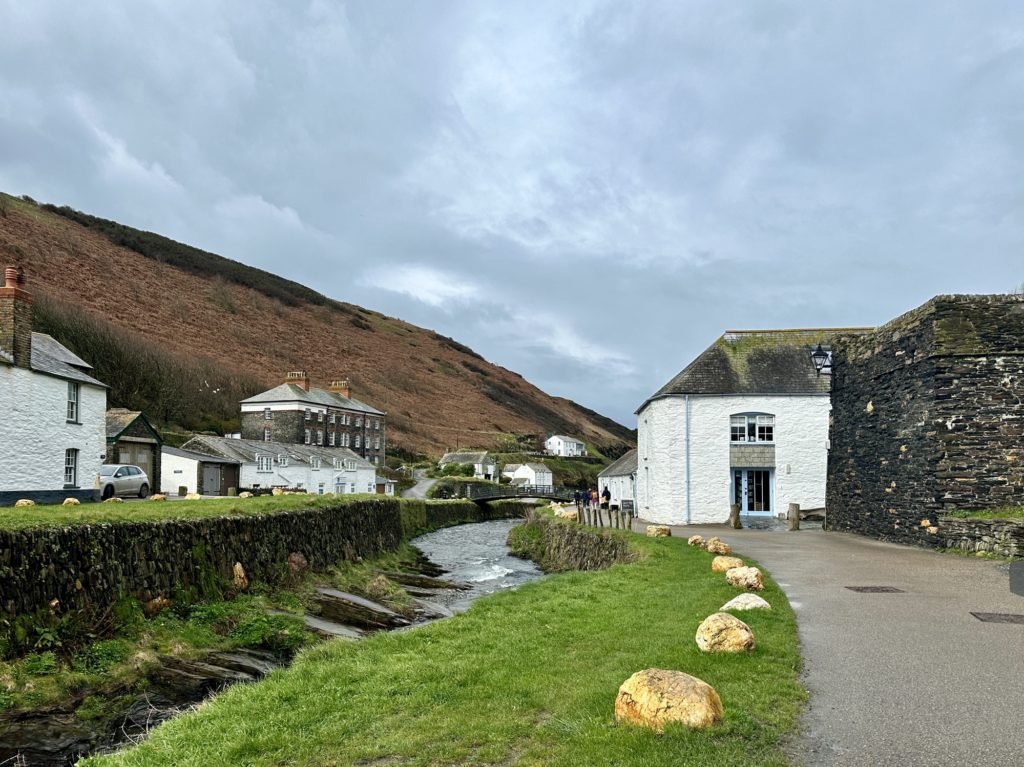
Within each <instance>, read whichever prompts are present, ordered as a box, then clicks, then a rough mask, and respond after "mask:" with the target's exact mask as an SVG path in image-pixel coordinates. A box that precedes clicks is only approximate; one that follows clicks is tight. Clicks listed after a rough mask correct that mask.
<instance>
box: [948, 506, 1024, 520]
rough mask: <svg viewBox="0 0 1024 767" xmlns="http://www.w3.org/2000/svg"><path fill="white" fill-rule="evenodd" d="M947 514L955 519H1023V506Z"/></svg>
mask: <svg viewBox="0 0 1024 767" xmlns="http://www.w3.org/2000/svg"><path fill="white" fill-rule="evenodd" d="M948 516H950V517H956V518H957V519H1024V506H1006V507H1004V508H1001V509H985V510H983V511H954V512H953V513H951V514H949V515H948Z"/></svg>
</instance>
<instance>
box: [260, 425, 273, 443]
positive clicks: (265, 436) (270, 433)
mask: <svg viewBox="0 0 1024 767" xmlns="http://www.w3.org/2000/svg"><path fill="white" fill-rule="evenodd" d="M272 436H274V433H273V431H271V429H270V427H269V426H264V427H263V441H264V442H270V441H271V439H270V438H271V437H272Z"/></svg>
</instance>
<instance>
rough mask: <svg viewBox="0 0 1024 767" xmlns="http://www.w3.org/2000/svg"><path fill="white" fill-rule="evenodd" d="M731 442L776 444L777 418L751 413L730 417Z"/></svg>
mask: <svg viewBox="0 0 1024 767" xmlns="http://www.w3.org/2000/svg"><path fill="white" fill-rule="evenodd" d="M729 441H730V442H774V441H775V416H773V415H766V414H763V413H762V414H757V413H749V414H746V415H734V416H730V417H729Z"/></svg>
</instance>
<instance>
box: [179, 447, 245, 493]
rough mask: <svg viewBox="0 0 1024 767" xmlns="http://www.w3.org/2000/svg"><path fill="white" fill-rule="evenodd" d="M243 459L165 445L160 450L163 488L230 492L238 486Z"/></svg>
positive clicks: (193, 491) (202, 491)
mask: <svg viewBox="0 0 1024 767" xmlns="http://www.w3.org/2000/svg"><path fill="white" fill-rule="evenodd" d="M240 468H241V462H240V461H235V460H232V459H229V458H221V457H219V456H215V455H209V454H206V453H198V452H195V451H192V450H182V449H181V448H177V447H168V446H167V445H164V446H163V447H162V448H161V450H160V492H161V493H164V494H166V495H177V494H178V493H179V491H180V490H181V488H185V492H186V493H199V494H200V495H227V493H228V488H229V487H233V488H235V489H237V488H238V483H239V471H240Z"/></svg>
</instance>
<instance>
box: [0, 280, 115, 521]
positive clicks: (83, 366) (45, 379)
mask: <svg viewBox="0 0 1024 767" xmlns="http://www.w3.org/2000/svg"><path fill="white" fill-rule="evenodd" d="M23 284H24V279H23V277H22V276H21V273H20V272H19V271H18V270H15V269H11V268H8V269H6V270H5V274H4V287H2V288H0V413H3V418H0V456H3V458H2V461H0V504H12V503H14V502H15V501H16V500H18V499H20V498H30V499H32V500H35V501H36V502H47V503H60V502H61V501H63V500H64V499H65V498H68V497H75V498H78V499H79V500H90V499H94V498H98V497H99V490H98V484H99V470H100V466H101V465H102V463H103V456H104V453H105V452H106V410H107V388H106V386H105V385H104V384H102V383H100V382H99V381H97V380H96V379H95V378H93V377H92V376H91V375H90V374H89V371H91V370H92V367H91V366H90V365H89V364H88V363H87V362H85V361H84V360H82V359H81V358H79V357H77V356H76V355H75V354H73V353H72V352H71V351H70V350H69V349H67V348H66V347H64V346H62V345H61V344H59V343H57V342H56V341H55V340H54V339H53V338H51V337H50V336H48V335H45V334H43V333H33V332H32V295H31V294H30V293H28V292H27V291H26V290H25V289H24V287H23Z"/></svg>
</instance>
